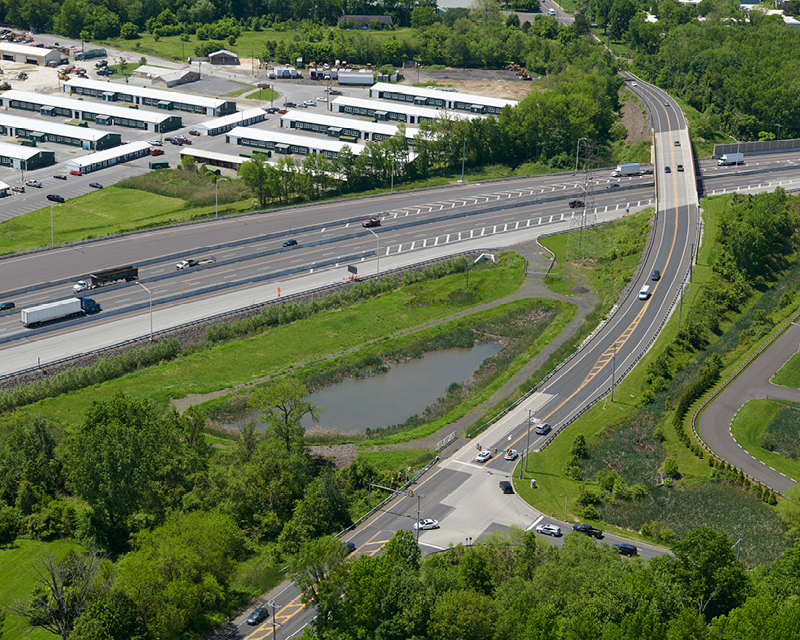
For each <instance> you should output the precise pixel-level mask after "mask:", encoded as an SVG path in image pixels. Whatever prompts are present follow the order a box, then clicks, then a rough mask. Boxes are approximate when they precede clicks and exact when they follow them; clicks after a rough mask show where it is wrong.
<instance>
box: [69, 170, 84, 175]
mask: <svg viewBox="0 0 800 640" xmlns="http://www.w3.org/2000/svg"><path fill="white" fill-rule="evenodd" d="M69 175H71V176H80V175H83V174H82V173H81V172H80V171H78V170H77V169H73V170H72V171H70V172H69Z"/></svg>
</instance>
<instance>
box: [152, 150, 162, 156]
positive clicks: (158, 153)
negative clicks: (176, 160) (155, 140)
mask: <svg viewBox="0 0 800 640" xmlns="http://www.w3.org/2000/svg"><path fill="white" fill-rule="evenodd" d="M150 155H151V156H163V155H164V150H163V149H150Z"/></svg>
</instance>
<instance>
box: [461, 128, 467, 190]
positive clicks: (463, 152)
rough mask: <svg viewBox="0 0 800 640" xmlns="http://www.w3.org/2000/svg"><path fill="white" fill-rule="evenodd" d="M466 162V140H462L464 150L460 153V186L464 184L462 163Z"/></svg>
mask: <svg viewBox="0 0 800 640" xmlns="http://www.w3.org/2000/svg"><path fill="white" fill-rule="evenodd" d="M466 160H467V139H466V138H464V150H463V151H462V153H461V184H464V163H465V162H466Z"/></svg>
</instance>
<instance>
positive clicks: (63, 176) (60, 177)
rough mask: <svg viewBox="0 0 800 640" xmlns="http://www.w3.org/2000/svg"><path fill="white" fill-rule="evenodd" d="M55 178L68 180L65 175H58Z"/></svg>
mask: <svg viewBox="0 0 800 640" xmlns="http://www.w3.org/2000/svg"><path fill="white" fill-rule="evenodd" d="M53 177H54V178H55V179H56V180H66V179H67V176H65V175H64V174H63V173H59V174H57V175H54V176H53Z"/></svg>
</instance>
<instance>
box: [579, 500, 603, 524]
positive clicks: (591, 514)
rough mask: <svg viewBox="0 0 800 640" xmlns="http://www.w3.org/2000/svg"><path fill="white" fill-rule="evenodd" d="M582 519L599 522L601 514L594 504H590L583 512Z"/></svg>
mask: <svg viewBox="0 0 800 640" xmlns="http://www.w3.org/2000/svg"><path fill="white" fill-rule="evenodd" d="M581 517H583V518H584V519H586V520H599V519H600V513H599V512H598V511H597V508H596V507H595V506H594V505H593V504H590V505H589V506H587V507H584V509H583V511H582V512H581Z"/></svg>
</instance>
